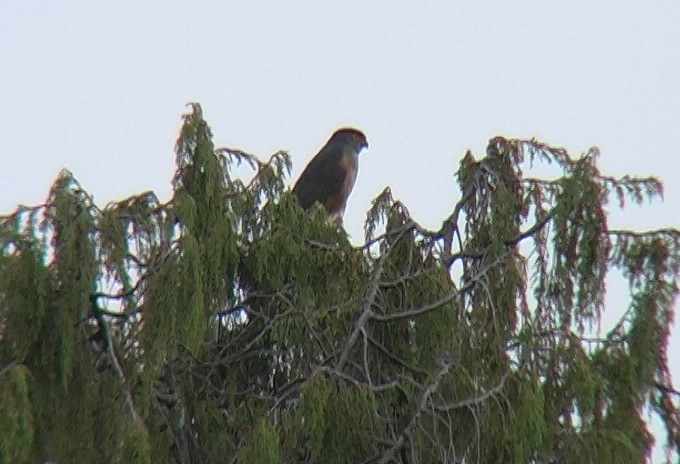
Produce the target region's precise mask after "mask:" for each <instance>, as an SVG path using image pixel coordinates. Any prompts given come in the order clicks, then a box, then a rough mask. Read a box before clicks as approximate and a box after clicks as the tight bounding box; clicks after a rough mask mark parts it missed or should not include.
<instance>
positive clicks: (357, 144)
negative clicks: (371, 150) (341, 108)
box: [329, 127, 368, 153]
mask: <svg viewBox="0 0 680 464" xmlns="http://www.w3.org/2000/svg"><path fill="white" fill-rule="evenodd" d="M329 142H330V143H343V144H348V145H351V146H352V148H354V150H355V151H356V152H357V153H359V152H361V150H363V149H364V148H368V140H367V139H366V136H365V135H364V133H363V132H361V131H360V130H359V129H354V128H352V127H343V128H342V129H338V130H336V131H335V132H334V133H333V135H332V136H331V139H330V140H329Z"/></svg>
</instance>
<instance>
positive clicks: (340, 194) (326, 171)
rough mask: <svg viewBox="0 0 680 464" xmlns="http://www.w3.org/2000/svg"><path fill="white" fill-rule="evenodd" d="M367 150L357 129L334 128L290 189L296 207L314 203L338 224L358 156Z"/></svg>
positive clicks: (356, 166) (352, 179)
mask: <svg viewBox="0 0 680 464" xmlns="http://www.w3.org/2000/svg"><path fill="white" fill-rule="evenodd" d="M364 148H368V141H367V140H366V136H365V135H364V134H363V132H361V131H360V130H358V129H353V128H350V127H346V128H343V129H338V130H337V131H335V133H333V135H331V138H330V139H328V142H326V145H324V146H323V147H322V148H321V150H320V151H319V153H317V154H316V156H315V157H314V158H312V160H311V161H310V162H309V164H308V165H307V167H306V168H305V170H304V171H302V174H301V175H300V178H299V179H298V180H297V182H296V183H295V186H294V187H293V194H295V196H296V197H297V199H298V201H299V202H300V205H301V206H302V207H303V208H304V209H305V210H308V209H309V208H311V207H312V206H313V205H314V203H316V202H319V203H321V204H322V205H323V206H324V208H325V209H326V214H327V215H328V220H329V221H335V222H337V223H339V224H342V216H343V214H344V213H345V207H346V206H347V198H349V194H350V193H352V188H353V187H354V182H356V179H357V174H358V172H359V153H361V151H362V150H363V149H364Z"/></svg>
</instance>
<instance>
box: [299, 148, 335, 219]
mask: <svg viewBox="0 0 680 464" xmlns="http://www.w3.org/2000/svg"><path fill="white" fill-rule="evenodd" d="M344 148H345V147H343V146H342V145H326V146H325V147H323V148H322V149H321V151H320V152H319V153H318V154H317V155H316V156H315V157H314V158H312V160H311V161H310V162H309V164H308V165H307V167H306V168H305V170H304V171H302V174H301V175H300V178H299V179H298V181H297V182H296V183H295V186H294V187H293V193H294V194H295V195H296V196H297V198H298V201H299V202H300V205H301V206H302V208H304V209H309V208H311V207H312V205H314V203H315V202H317V201H318V202H319V203H321V204H322V205H324V206H327V205H326V202H327V201H328V199H329V198H330V197H331V196H336V195H338V194H340V193H341V192H342V190H343V186H344V184H345V178H346V177H347V170H346V169H347V167H346V164H347V163H343V162H342V161H343V157H344V156H345V152H344ZM327 209H328V208H327Z"/></svg>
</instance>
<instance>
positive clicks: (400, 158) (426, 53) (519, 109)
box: [0, 0, 680, 384]
mask: <svg viewBox="0 0 680 464" xmlns="http://www.w3.org/2000/svg"><path fill="white" fill-rule="evenodd" d="M106 3H109V2H92V1H80V0H79V1H70V2H36V1H26V2H14V3H6V5H4V7H3V8H2V13H1V14H0V63H1V66H2V67H1V68H0V69H1V71H0V79H1V80H0V82H1V83H2V85H0V105H1V108H2V113H0V127H1V128H2V147H1V148H0V212H1V213H4V212H9V211H10V210H12V209H13V208H14V206H15V205H16V204H17V203H26V204H31V203H38V202H40V201H42V200H43V199H44V198H45V196H46V195H47V192H48V189H49V187H50V185H51V182H52V181H53V180H54V178H55V176H56V175H57V173H58V172H59V170H60V169H61V168H62V167H67V168H68V169H70V170H71V171H72V172H73V173H74V174H75V176H76V177H77V178H78V179H79V180H80V182H81V183H82V184H83V186H84V187H85V188H86V189H87V190H88V191H89V192H90V193H92V194H93V195H94V196H95V199H96V201H97V202H98V203H100V205H104V204H105V203H106V202H108V201H111V200H115V199H120V198H122V197H125V196H128V195H131V194H134V193H138V192H140V191H142V190H149V189H152V190H155V191H156V192H157V193H158V194H159V196H160V197H161V199H167V198H168V195H169V193H170V178H171V176H172V173H173V170H174V155H173V152H172V150H173V145H174V139H175V136H176V134H177V130H178V128H179V125H180V115H181V114H182V112H184V110H185V109H184V105H185V103H187V102H189V101H198V102H200V103H201V104H202V105H203V108H204V112H205V116H206V118H207V119H208V121H209V123H210V124H211V126H212V128H213V131H214V133H215V140H216V143H217V145H229V146H231V147H238V148H242V149H244V150H246V151H250V152H252V153H255V154H257V155H259V156H261V157H263V158H264V157H267V156H269V155H270V154H271V153H272V152H274V151H276V150H279V149H285V150H289V151H290V153H291V154H292V157H293V161H294V171H293V178H292V180H291V181H293V180H295V179H296V178H297V176H298V175H299V173H300V172H301V170H302V168H303V167H304V163H305V162H306V161H307V160H308V159H309V157H310V156H311V155H312V154H313V153H315V152H316V150H317V149H318V148H319V147H320V146H321V144H322V143H323V142H324V141H325V139H326V138H327V137H328V135H329V134H330V133H331V132H332V131H333V130H334V129H335V128H337V127H338V126H340V125H348V124H351V125H355V126H357V127H359V128H361V129H363V130H364V132H365V133H366V134H367V136H368V139H369V142H370V148H369V150H368V151H366V152H364V153H363V154H362V158H361V168H360V173H359V178H358V181H357V185H356V187H355V190H354V193H353V195H352V197H351V199H350V201H349V205H348V208H347V212H346V214H345V224H346V227H347V229H348V231H349V232H350V233H351V234H352V235H353V237H354V238H353V240H354V241H355V242H357V241H359V240H361V237H362V236H363V232H362V225H363V220H364V217H365V212H366V210H367V209H368V207H369V204H370V200H371V199H372V198H373V197H374V196H375V195H376V194H377V193H378V192H380V191H381V190H382V189H383V188H384V187H385V186H387V185H389V186H391V187H392V190H393V193H394V195H395V196H396V197H397V198H399V199H401V200H402V201H404V202H405V203H406V205H407V206H408V207H409V209H410V211H411V213H412V214H413V215H414V217H415V218H416V219H417V220H420V221H421V222H422V223H423V224H425V225H427V226H431V227H436V226H438V225H439V224H440V223H441V220H442V219H443V218H444V217H445V215H446V213H447V212H449V211H450V210H451V209H452V207H453V205H454V203H455V202H456V200H457V199H458V191H457V189H456V186H455V181H454V178H453V176H452V174H453V172H454V171H455V170H456V168H457V166H458V161H459V159H460V157H461V156H462V155H463V154H464V152H465V150H466V149H468V148H471V149H472V150H473V151H474V152H475V153H477V154H480V155H481V154H482V153H483V150H484V148H485V146H486V142H487V141H488V139H489V138H490V137H492V136H493V135H496V134H499V135H505V136H508V137H526V138H529V137H532V136H536V137H538V138H539V139H541V140H543V141H546V142H548V143H551V144H554V145H562V146H564V147H566V148H567V149H568V150H569V151H570V152H572V153H574V154H578V153H580V152H583V151H585V150H587V148H588V147H590V146H591V145H597V146H599V147H600V149H601V152H602V157H601V159H600V167H601V169H602V171H603V172H605V173H609V174H611V175H617V176H618V175H623V174H626V173H630V174H638V175H656V176H659V177H660V178H661V179H662V180H663V181H664V182H665V187H666V199H665V202H664V203H663V204H656V205H652V206H650V207H645V208H644V209H631V210H628V212H627V213H626V214H613V215H612V217H611V219H612V224H614V225H616V226H623V227H635V228H642V229H647V228H652V227H664V226H674V227H677V226H678V225H679V224H678V223H679V222H680V221H679V220H678V218H679V217H680V215H679V214H678V212H677V211H678V207H677V205H678V203H679V202H680V181H679V180H678V174H680V168H679V165H678V155H677V154H676V152H675V150H676V149H677V141H678V140H680V92H679V87H680V66H679V65H680V26H678V24H680V2H677V1H670V0H657V1H654V2H625V3H624V2H615V1H601V2H597V5H595V4H594V2H584V1H575V2H574V1H572V2H567V3H564V2H562V3H561V5H560V6H555V4H556V3H557V2H539V1H533V2H531V1H525V2H512V3H513V4H512V6H509V3H510V2H503V1H496V2H468V3H471V4H472V3H474V4H475V5H474V6H461V5H460V3H461V2H457V6H455V7H451V6H449V4H448V3H447V2H415V1H414V2H404V1H401V2H399V1H385V0H382V1H373V2H367V1H364V2H357V1H344V2H336V4H335V5H333V6H330V2H327V3H326V2H314V1H308V2H264V1H242V2H229V1H223V2H207V1H206V2H187V1H183V2H179V1H168V0H166V1H160V0H154V1H145V2H138V1H137V2H133V1H127V0H126V1H118V2H115V6H109V5H106ZM450 3H452V4H453V3H454V2H450ZM10 5H11V6H10ZM612 317H613V318H615V315H613V316H612ZM679 354H680V334H678V329H677V328H675V329H674V341H673V345H672V348H671V358H670V360H671V364H674V374H675V375H674V378H675V380H676V384H677V383H680V363H678V361H677V359H678V356H679Z"/></svg>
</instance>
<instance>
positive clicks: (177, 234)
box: [0, 105, 680, 464]
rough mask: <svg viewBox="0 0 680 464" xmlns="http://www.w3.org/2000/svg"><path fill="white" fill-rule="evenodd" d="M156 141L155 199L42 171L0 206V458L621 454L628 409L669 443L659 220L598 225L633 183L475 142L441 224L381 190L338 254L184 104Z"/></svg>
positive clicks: (541, 151) (553, 155) (470, 459)
mask: <svg viewBox="0 0 680 464" xmlns="http://www.w3.org/2000/svg"><path fill="white" fill-rule="evenodd" d="M176 154H177V171H176V174H175V177H174V179H173V187H174V189H173V192H174V193H173V196H172V198H171V199H170V200H169V201H168V202H167V203H162V202H161V201H159V200H158V198H157V197H156V196H155V195H154V194H153V193H152V192H146V193H142V194H140V195H137V196H133V197H130V198H127V199H124V200H122V201H119V202H116V203H111V204H109V205H106V206H105V207H103V208H100V207H98V206H97V205H95V204H94V203H93V201H92V199H91V197H90V195H89V194H88V193H87V192H86V191H85V190H84V189H83V188H82V187H81V186H80V184H79V183H78V182H77V181H76V179H75V178H74V177H73V175H72V174H71V173H69V172H67V171H64V172H62V173H61V174H60V175H59V177H58V179H57V180H56V182H55V183H54V185H53V186H52V189H51V191H50V193H49V197H48V199H47V201H46V202H45V204H42V205H37V206H34V207H24V206H20V207H19V208H18V209H17V210H16V211H15V212H13V213H12V214H10V215H7V216H2V217H0V250H1V253H0V463H6V462H7V463H9V462H12V463H26V462H45V461H47V460H51V461H55V462H59V463H66V462H69V463H77V462H82V463H90V462H107V463H117V462H118V463H151V462H153V463H157V462H171V463H225V462H227V463H228V462H231V463H235V462H238V463H243V464H250V463H252V464H254V463H322V462H323V463H389V462H395V463H437V462H439V463H459V462H466V463H475V462H480V463H499V462H503V463H558V462H559V463H587V462H592V463H640V462H644V461H645V459H646V458H647V457H648V456H649V455H650V452H651V447H652V445H653V437H652V435H651V433H650V431H649V428H648V424H647V421H646V419H648V417H649V413H650V412H651V414H652V415H654V416H657V417H659V418H660V419H661V422H662V423H663V424H664V425H665V429H666V432H667V433H666V435H667V436H666V437H665V439H666V447H667V448H666V449H667V456H668V460H669V461H670V460H672V459H673V458H676V457H677V456H678V452H679V451H680V409H679V404H678V400H679V399H680V395H679V394H678V392H677V391H675V390H674V389H673V386H672V383H671V379H670V374H669V370H668V363H669V360H668V358H667V351H666V350H667V346H668V336H669V325H670V323H671V321H672V319H673V305H674V298H675V295H676V291H677V287H676V285H677V277H678V271H679V269H678V266H679V265H680V249H679V247H680V233H679V232H678V231H677V230H675V229H669V230H658V231H649V232H635V231H625V230H612V229H610V228H609V227H608V225H607V209H606V208H608V207H609V206H610V203H609V202H610V200H616V201H617V202H618V203H617V204H616V205H615V206H619V207H624V206H626V204H627V202H628V201H630V200H632V201H633V202H634V203H638V204H641V203H642V202H643V200H646V199H648V198H650V199H651V198H654V197H658V196H660V195H661V193H662V186H661V184H660V183H659V182H658V181H657V180H655V179H653V178H636V177H624V178H621V179H614V178H611V177H607V176H604V175H602V174H601V173H600V172H599V171H598V168H597V163H596V161H597V155H598V153H597V150H595V149H593V150H591V151H589V152H588V153H586V154H584V155H583V156H581V157H578V158H572V157H570V156H569V155H568V154H567V153H566V152H565V151H564V150H562V149H555V148H552V147H549V146H546V145H543V144H541V143H539V142H537V141H535V140H530V141H522V140H506V139H503V138H495V139H493V140H491V141H490V142H489V145H488V149H487V153H486V155H485V156H484V157H481V158H478V159H475V158H474V157H473V155H472V154H471V153H467V154H466V155H465V156H464V157H463V159H462V160H461V163H460V169H459V171H458V172H457V179H458V183H459V185H460V190H461V196H460V200H459V201H458V202H457V203H454V202H453V201H452V212H451V214H450V215H449V216H448V217H447V218H445V220H444V221H443V223H442V227H441V229H440V230H427V229H425V228H423V227H421V226H420V225H419V224H418V223H416V222H415V221H414V219H413V218H412V217H411V215H410V214H409V212H408V210H407V209H406V207H405V206H404V205H403V204H401V203H400V202H399V201H396V200H394V199H393V198H392V196H391V193H390V191H389V189H386V190H385V191H384V192H383V193H382V194H381V195H380V196H379V197H378V198H376V199H375V201H374V202H373V205H372V207H371V209H370V211H369V212H368V215H367V219H366V242H365V244H364V245H362V246H358V247H357V246H353V245H351V244H350V242H349V241H348V239H347V235H346V233H345V232H344V231H343V230H342V228H339V227H338V226H336V225H334V224H329V223H327V222H326V221H324V217H323V211H322V208H317V209H315V210H313V211H312V212H311V214H306V213H304V212H303V211H302V210H301V208H300V207H299V206H298V205H297V203H296V202H295V199H294V198H293V197H292V195H291V194H290V191H289V190H288V188H287V184H286V176H287V175H288V174H289V171H290V167H291V166H290V159H289V157H288V155H287V154H286V153H276V154H275V155H273V156H272V157H271V158H270V159H269V160H268V161H267V162H261V161H259V160H258V159H256V158H255V157H253V156H251V155H249V154H246V153H242V152H238V151H235V150H229V149H217V150H216V149H215V147H214V146H213V142H212V133H211V131H210V129H209V127H208V125H207V123H206V121H205V120H204V119H203V116H202V112H201V108H200V106H199V105H192V108H191V111H190V112H189V113H188V114H187V115H185V117H184V122H183V127H182V131H181V135H180V137H179V140H178V142H177V146H176ZM241 163H245V165H248V166H250V167H252V168H253V170H254V175H253V176H252V178H251V179H249V180H247V181H244V180H242V179H239V178H235V176H234V175H233V167H234V165H235V164H241ZM535 164H537V165H538V164H540V165H546V164H547V165H550V166H552V169H553V170H554V171H555V172H557V175H556V176H554V177H553V178H550V179H546V178H533V177H531V176H529V175H526V174H525V171H526V172H527V173H528V172H532V170H535V168H534V165H535ZM612 272H618V273H621V274H622V275H623V276H624V277H625V278H626V279H627V282H628V283H629V289H630V295H629V298H628V300H629V304H628V305H627V307H625V308H608V311H618V312H619V313H620V314H621V318H620V321H619V323H618V324H616V325H615V327H613V328H612V329H611V330H609V331H606V333H600V332H601V329H600V322H601V315H602V312H603V310H604V297H605V280H606V278H607V276H608V273H612ZM662 438H663V437H662Z"/></svg>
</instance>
